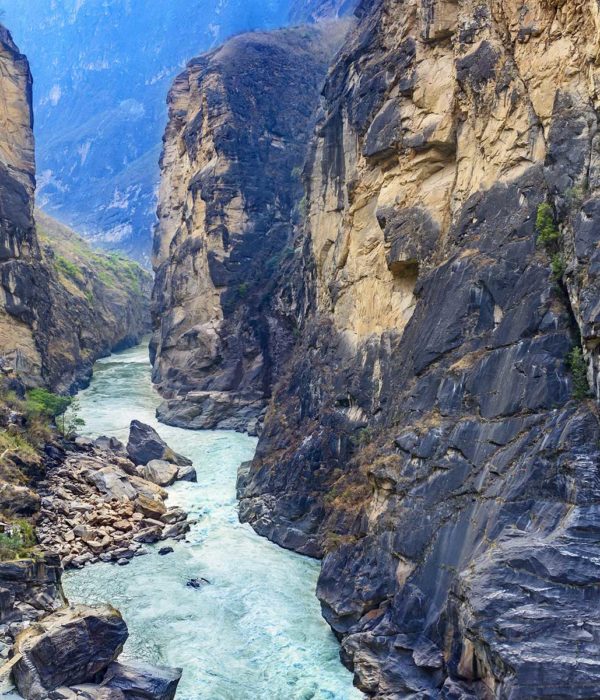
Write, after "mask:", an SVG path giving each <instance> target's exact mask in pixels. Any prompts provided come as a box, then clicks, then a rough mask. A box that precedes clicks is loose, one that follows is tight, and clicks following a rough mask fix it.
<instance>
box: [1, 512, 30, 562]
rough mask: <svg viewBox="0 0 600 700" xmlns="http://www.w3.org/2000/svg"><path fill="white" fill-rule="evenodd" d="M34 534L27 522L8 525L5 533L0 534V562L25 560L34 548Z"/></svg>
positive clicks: (22, 521) (17, 521) (15, 522)
mask: <svg viewBox="0 0 600 700" xmlns="http://www.w3.org/2000/svg"><path fill="white" fill-rule="evenodd" d="M36 545H37V542H36V539H35V532H34V529H33V526H32V525H31V523H29V522H28V521H27V520H16V521H14V522H12V523H10V524H9V525H8V526H7V528H6V532H0V561H12V560H14V559H26V558H28V557H30V556H31V555H32V553H33V550H34V548H35V547H36Z"/></svg>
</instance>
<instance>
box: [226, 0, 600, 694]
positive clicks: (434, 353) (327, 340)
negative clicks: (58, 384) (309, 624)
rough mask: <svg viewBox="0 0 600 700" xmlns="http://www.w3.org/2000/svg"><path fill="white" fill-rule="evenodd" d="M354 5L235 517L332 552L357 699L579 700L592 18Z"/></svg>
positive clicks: (586, 649) (594, 604)
mask: <svg viewBox="0 0 600 700" xmlns="http://www.w3.org/2000/svg"><path fill="white" fill-rule="evenodd" d="M358 14H359V16H360V23H359V26H358V28H357V29H356V31H355V32H354V34H353V35H352V37H351V38H350V40H349V41H348V42H347V44H346V45H345V47H344V49H343V51H342V52H341V54H340V55H339V56H338V58H337V60H336V62H335V64H334V67H333V69H332V71H331V72H330V74H329V77H328V80H327V83H326V86H325V89H324V106H323V113H322V115H321V118H320V120H319V123H318V125H317V129H316V135H315V138H314V143H313V147H312V156H311V164H310V165H309V168H308V179H307V185H308V207H307V210H308V215H307V224H306V228H305V231H304V234H303V239H302V242H301V244H299V245H298V248H299V249H300V248H301V249H302V251H303V257H302V259H301V260H300V262H299V263H298V265H299V269H298V272H297V274H300V275H302V276H303V279H304V286H305V288H306V289H308V294H306V295H305V298H308V299H312V300H313V301H312V303H311V304H309V308H308V315H307V318H306V319H305V321H304V323H303V325H302V326H301V328H300V338H299V341H298V346H297V348H296V350H295V351H294V353H293V357H292V359H291V361H290V362H289V364H288V366H287V368H286V372H285V375H284V377H283V378H282V380H281V381H280V382H279V383H278V385H277V387H276V389H275V391H274V396H273V400H272V402H271V405H270V407H269V410H268V413H267V417H266V420H265V428H264V431H263V433H262V436H261V439H260V443H259V447H258V452H257V455H256V458H255V460H254V462H253V463H252V465H249V466H246V467H245V468H244V469H242V470H241V472H240V480H239V492H240V496H241V506H240V514H241V517H242V519H243V520H246V521H248V522H250V523H251V524H252V525H253V526H254V527H255V529H256V530H257V531H258V532H259V533H261V534H264V535H266V536H268V537H270V538H271V539H273V540H274V541H276V542H278V543H279V544H281V545H283V546H286V547H290V548H293V549H295V550H297V551H300V552H304V553H307V554H310V555H313V556H322V557H323V568H322V574H321V578H320V581H319V587H318V595H319V598H320V600H321V602H322V606H323V612H324V615H325V617H326V619H327V620H328V621H329V622H330V624H331V625H332V627H333V629H334V630H335V631H336V633H338V634H339V635H340V637H341V638H342V648H343V657H344V659H345V661H346V662H347V663H348V665H350V666H351V667H353V668H354V670H355V673H356V681H357V683H358V684H359V686H360V687H361V688H362V689H363V690H364V691H365V692H366V693H367V694H368V695H369V696H371V697H377V698H387V699H391V698H394V699H395V698H407V697H419V698H421V697H422V698H438V697H439V698H469V697H477V698H489V697H496V698H512V699H514V698H523V699H526V698H527V699H530V698H534V697H535V698H591V697H595V694H596V693H597V690H596V688H597V686H598V681H599V675H600V671H599V669H600V666H599V660H600V658H599V656H598V643H599V642H600V636H599V633H598V629H599V628H598V609H599V606H598V603H599V601H598V590H597V581H598V578H599V576H600V571H599V569H598V562H597V556H596V552H597V551H598V545H599V544H600V541H599V540H600V530H599V521H598V504H599V503H600V485H599V481H598V465H599V461H598V459H599V448H598V444H599V443H598V437H599V434H600V424H599V420H598V408H597V404H596V401H595V400H594V399H592V398H585V397H580V398H574V387H575V380H576V379H580V377H579V378H577V377H576V376H574V374H575V371H574V368H573V367H572V363H570V362H569V356H570V355H571V353H572V350H573V348H577V347H579V346H580V343H582V348H583V351H584V354H585V357H586V360H587V362H588V368H589V373H588V374H589V378H590V380H591V379H593V378H594V377H595V374H594V372H595V371H596V366H597V359H596V358H597V355H596V354H595V353H596V352H597V350H596V348H597V345H598V341H597V335H596V325H595V324H596V318H595V313H596V312H595V309H596V307H597V304H598V293H597V288H596V283H595V271H594V260H595V257H596V253H597V248H598V242H599V240H600V238H599V235H598V233H599V232H600V228H598V226H597V223H594V222H595V218H597V217H596V212H597V209H598V207H597V206H596V196H597V191H598V187H599V183H598V182H597V178H596V171H597V168H598V162H599V161H598V152H597V143H598V139H597V136H596V132H597V111H596V101H595V89H594V88H593V85H595V84H596V81H597V79H598V77H599V72H598V63H597V45H598V37H599V28H600V22H599V16H598V6H597V3H595V2H580V3H545V2H533V3H528V4H527V6H523V5H522V4H521V3H518V2H516V1H515V2H512V1H511V0H504V1H502V2H466V3H460V4H459V3H455V2H452V1H450V0H437V1H436V0H431V1H429V0H427V1H425V0H422V1H421V0H410V1H405V2H400V1H399V0H379V1H375V2H363V3H361V5H360V7H359V10H358ZM544 202H548V203H549V204H550V205H551V207H552V211H553V216H554V218H555V227H556V229H557V230H559V231H560V232H561V233H560V235H559V237H558V240H557V242H556V243H555V248H554V249H549V248H547V247H545V246H543V245H540V244H539V242H538V241H537V240H536V239H537V238H538V234H537V232H536V218H537V215H538V212H539V211H540V209H539V207H540V205H541V204H542V203H544ZM599 211H600V210H599ZM556 256H560V257H559V258H557V257H556ZM559 262H560V263H561V264H560V265H558V264H557V263H559ZM303 308H305V307H303ZM596 381H597V380H595V379H594V382H591V385H592V387H593V386H594V384H595V382H596Z"/></svg>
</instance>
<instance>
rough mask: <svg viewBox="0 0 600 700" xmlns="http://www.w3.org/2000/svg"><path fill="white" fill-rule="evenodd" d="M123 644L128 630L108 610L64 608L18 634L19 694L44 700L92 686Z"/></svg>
mask: <svg viewBox="0 0 600 700" xmlns="http://www.w3.org/2000/svg"><path fill="white" fill-rule="evenodd" d="M126 639H127V625H126V624H125V622H124V620H123V618H122V617H121V615H120V614H119V612H118V611H117V610H115V609H114V608H112V607H110V606H101V607H98V608H91V607H88V606H86V605H77V606H74V607H71V608H63V609H62V610H59V611H58V612H56V613H54V614H53V615H50V616H48V617H46V618H44V620H42V621H41V622H38V623H35V624H34V625H32V626H31V627H29V628H28V629H26V630H25V631H24V632H21V634H19V635H18V637H17V639H16V641H15V655H17V656H20V659H19V661H17V662H16V664H15V666H14V668H13V675H14V679H15V683H16V686H17V689H18V691H19V693H20V694H21V695H22V696H23V697H24V698H26V700H46V699H47V698H48V697H49V695H50V692H51V691H54V690H56V689H57V688H61V687H65V686H68V685H69V686H72V685H78V684H80V683H88V682H91V681H94V680H95V679H96V677H97V676H98V674H102V673H103V672H104V671H105V670H106V669H107V668H108V666H109V665H110V664H111V663H112V662H113V661H114V660H115V659H116V658H117V656H118V655H119V654H120V653H121V650H122V649H123V644H124V643H125V641H126Z"/></svg>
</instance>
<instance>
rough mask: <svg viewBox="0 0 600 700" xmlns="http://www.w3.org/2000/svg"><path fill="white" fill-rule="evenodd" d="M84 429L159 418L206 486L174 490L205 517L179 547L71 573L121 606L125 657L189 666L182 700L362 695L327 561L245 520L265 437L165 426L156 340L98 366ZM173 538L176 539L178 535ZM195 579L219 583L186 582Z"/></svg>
mask: <svg viewBox="0 0 600 700" xmlns="http://www.w3.org/2000/svg"><path fill="white" fill-rule="evenodd" d="M79 401H80V404H81V417H82V418H84V419H85V421H86V427H85V428H84V429H82V432H83V433H85V434H88V435H90V436H98V435H114V436H116V437H118V438H119V439H121V440H123V441H126V440H127V434H128V426H129V422H130V421H131V420H132V419H133V418H137V419H138V420H141V421H143V422H144V423H149V424H150V425H152V426H154V427H155V428H156V429H157V430H158V431H159V433H160V434H161V436H162V437H163V438H164V439H165V440H166V441H167V443H168V444H169V445H170V446H171V447H172V448H173V449H175V450H176V451H178V452H181V453H182V454H184V455H186V456H188V457H190V458H191V459H193V460H194V465H195V467H196V469H197V473H198V483H197V484H190V483H178V484H176V485H175V486H173V487H172V488H171V489H169V500H168V503H169V505H180V506H182V507H183V508H185V509H186V510H187V511H188V512H189V513H190V517H191V518H197V519H198V522H197V524H196V525H193V526H192V530H191V532H190V534H189V535H188V538H187V540H188V541H186V542H181V543H175V544H173V547H174V549H175V551H174V553H172V554H169V555H167V556H159V554H158V549H159V548H160V547H163V546H165V544H166V543H159V544H158V545H155V546H153V547H149V548H148V550H149V554H148V555H147V556H142V557H138V558H136V559H134V560H133V561H132V562H131V563H130V564H129V565H128V566H125V567H119V566H115V565H110V564H95V565H92V566H88V567H86V568H84V569H82V570H80V571H72V572H68V573H67V574H66V575H65V577H64V583H65V590H66V593H67V595H68V597H69V599H70V600H71V601H72V602H83V603H92V604H93V603H100V602H109V603H112V604H113V605H114V606H115V607H117V608H119V610H121V612H122V613H123V616H124V618H125V620H126V622H127V624H128V626H129V632H130V637H129V640H128V642H127V645H126V647H125V652H124V656H123V658H129V659H143V660H146V661H150V662H154V663H159V664H166V665H170V666H180V667H182V668H183V670H184V672H183V678H182V680H181V683H180V685H179V690H178V693H177V698H178V700H356V699H358V698H361V697H362V695H361V694H360V693H359V692H358V691H356V690H355V689H354V688H353V687H352V677H351V674H350V673H349V672H348V671H347V670H346V669H345V668H344V667H343V666H342V664H341V662H340V660H339V654H338V652H339V647H338V643H337V641H336V639H335V637H334V635H333V634H332V632H331V631H330V629H329V627H328V626H327V624H326V623H325V622H324V621H323V619H322V618H321V614H320V608H319V603H318V601H317V599H316V597H315V587H316V581H317V576H318V571H319V564H318V562H316V561H313V560H311V559H308V558H305V557H302V556H299V555H296V554H294V553H291V552H288V551H285V550H283V549H280V548H279V547H277V546H275V545H273V544H272V543H270V542H268V541H267V540H265V539H263V538H261V537H258V536H257V535H256V534H255V533H254V531H253V530H252V529H251V528H250V527H249V526H247V525H241V524H240V523H239V521H238V516H237V504H236V497H235V482H236V472H237V468H238V466H239V465H240V463H241V462H243V461H245V460H248V459H251V458H252V455H253V453H254V450H255V446H256V440H255V439H254V438H250V437H248V436H246V435H241V434H238V433H233V432H210V431H209V432H195V431H189V430H183V429H180V428H172V427H168V426H164V425H161V424H159V423H158V422H157V421H156V419H155V416H154V413H155V409H156V406H157V404H158V402H159V397H158V396H157V394H156V392H155V391H154V389H153V388H152V385H151V382H150V366H149V363H148V354H147V348H146V347H138V348H134V349H133V350H128V351H126V352H123V353H119V354H117V355H113V356H111V357H110V358H107V359H105V360H102V361H100V362H98V363H97V365H96V368H95V373H94V378H93V380H92V383H91V385H90V387H89V388H88V389H86V390H85V391H83V392H81V394H80V396H79ZM167 544H172V543H167ZM192 578H205V579H207V580H208V581H210V585H204V586H203V587H202V588H199V589H194V588H190V587H187V586H186V583H187V582H188V581H189V580H190V579H192Z"/></svg>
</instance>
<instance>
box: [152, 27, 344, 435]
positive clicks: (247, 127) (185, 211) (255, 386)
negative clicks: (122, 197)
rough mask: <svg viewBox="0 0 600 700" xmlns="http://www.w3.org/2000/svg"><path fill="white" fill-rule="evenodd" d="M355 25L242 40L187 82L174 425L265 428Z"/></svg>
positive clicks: (170, 161) (169, 401)
mask: <svg viewBox="0 0 600 700" xmlns="http://www.w3.org/2000/svg"><path fill="white" fill-rule="evenodd" d="M345 28H346V25H337V24H331V25H327V26H320V27H318V28H315V27H302V28H298V29H290V30H281V31H277V32H273V33H270V34H267V33H254V34H246V35H242V36H238V37H236V38H234V39H232V40H230V41H229V42H227V43H226V44H225V45H224V46H223V47H222V48H220V49H218V50H216V51H214V52H213V53H210V54H208V55H206V56H203V57H201V58H199V59H197V60H194V61H192V62H191V63H190V64H189V65H188V67H187V69H186V70H185V72H184V73H182V74H181V75H180V76H179V77H178V78H177V80H176V81H175V84H174V86H173V89H172V90H171V93H170V95H169V125H168V127H167V131H166V135H165V139H164V151H163V155H162V161H161V168H162V182H161V188H160V205H159V211H158V215H159V225H158V228H157V231H156V236H155V244H154V267H155V271H156V283H155V287H154V298H153V313H154V322H155V334H154V339H153V345H152V350H153V364H154V381H155V382H157V384H158V388H159V390H160V391H161V393H162V394H163V396H165V398H166V401H165V403H164V404H163V405H162V406H161V408H160V409H159V415H160V418H161V419H162V420H164V421H165V422H168V423H172V424H175V425H183V426H186V427H192V428H215V427H221V428H235V429H242V430H250V431H252V432H255V431H256V430H257V420H258V419H259V417H260V416H261V414H262V412H263V411H264V408H265V405H266V401H267V399H268V397H269V396H270V392H271V387H272V383H273V377H274V376H275V375H276V374H277V373H278V368H279V364H280V362H279V358H280V357H281V356H282V355H284V354H285V352H286V348H288V347H289V346H290V345H291V343H292V341H293V324H292V323H291V322H290V320H289V318H288V317H287V316H288V314H287V310H286V309H283V308H282V307H281V306H279V305H278V304H277V303H276V300H275V297H276V294H275V293H274V290H275V289H276V288H277V286H278V285H277V280H278V279H279V277H280V274H281V271H282V269H284V268H285V266H286V264H287V262H288V261H289V259H290V258H291V256H292V255H293V249H292V247H291V246H292V235H291V232H292V224H293V221H294V217H295V216H296V215H297V209H298V206H299V203H300V200H301V198H302V186H301V181H300V173H301V168H302V165H303V162H304V157H305V152H306V144H307V141H308V140H309V137H310V133H311V130H312V126H313V112H314V109H315V107H316V105H317V104H318V98H319V91H320V88H321V86H322V83H323V80H324V78H325V73H326V70H327V66H328V64H329V62H330V60H331V58H332V55H333V52H334V50H335V48H336V47H337V46H338V45H339V43H340V41H341V39H342V36H343V32H344V30H345ZM301 206H303V203H301V204H300V207H301Z"/></svg>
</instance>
